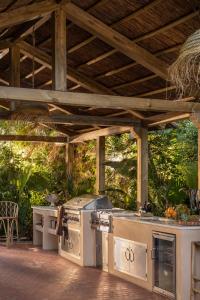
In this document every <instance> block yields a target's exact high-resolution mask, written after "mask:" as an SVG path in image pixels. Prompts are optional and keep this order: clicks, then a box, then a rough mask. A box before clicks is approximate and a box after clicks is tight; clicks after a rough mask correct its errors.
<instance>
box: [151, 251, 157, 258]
mask: <svg viewBox="0 0 200 300" xmlns="http://www.w3.org/2000/svg"><path fill="white" fill-rule="evenodd" d="M151 259H152V260H155V259H156V248H152V250H151Z"/></svg>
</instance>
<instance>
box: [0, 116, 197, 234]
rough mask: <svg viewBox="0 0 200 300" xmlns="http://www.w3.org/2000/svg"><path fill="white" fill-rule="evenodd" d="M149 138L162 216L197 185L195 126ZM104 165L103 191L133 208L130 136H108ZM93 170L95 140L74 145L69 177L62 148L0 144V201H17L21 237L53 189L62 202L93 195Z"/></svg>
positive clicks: (19, 130)
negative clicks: (71, 170)
mask: <svg viewBox="0 0 200 300" xmlns="http://www.w3.org/2000/svg"><path fill="white" fill-rule="evenodd" d="M34 126H35V125H29V126H28V127H24V126H23V125H22V124H15V125H14V126H12V127H10V125H9V123H7V122H2V123H1V124H0V133H1V134H9V133H10V134H11V133H12V134H27V133H28V134H30V133H31V134H33V133H34V132H35V130H36V129H37V128H35V127H34ZM37 130H38V129H37ZM45 130H46V129H45ZM37 134H38V133H37ZM42 134H47V135H52V134H54V133H52V132H49V131H45V132H43V131H42ZM148 139H149V200H150V202H151V203H152V206H153V211H154V214H156V215H163V213H164V211H165V208H166V206H169V205H172V206H174V205H178V204H186V203H188V202H189V201H188V197H189V193H188V192H189V190H190V189H194V188H196V187H197V158H198V155H197V129H196V128H195V127H194V126H193V125H192V123H191V122H188V121H187V122H182V123H179V124H178V125H177V127H176V128H174V129H165V130H160V131H156V132H150V133H149V135H148ZM105 167H106V190H105V193H107V194H108V196H109V198H110V199H111V200H112V202H113V204H114V205H115V206H117V207H121V208H124V209H136V190H137V145H136V141H135V140H133V139H132V138H131V136H130V135H129V134H122V135H119V136H111V137H107V138H106V162H105ZM95 173H96V151H95V141H90V142H88V143H82V144H79V145H78V146H76V147H75V157H74V161H73V177H69V178H67V177H66V166H65V149H64V147H62V146H59V147H58V146H55V145H54V146H52V145H49V144H37V145H34V144H31V143H19V142H13V143H9V142H1V143H0V201H1V200H6V201H9V200H10V201H15V202H17V203H18V204H19V208H20V210H19V214H20V215H19V221H20V234H21V236H27V237H31V235H32V209H31V206H32V205H46V204H47V203H46V202H45V197H46V195H47V194H49V193H52V192H55V193H58V194H59V196H60V200H61V202H65V201H66V200H67V199H69V198H71V197H74V196H77V195H80V194H84V193H94V192H95V188H94V187H95Z"/></svg>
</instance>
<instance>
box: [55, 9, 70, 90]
mask: <svg viewBox="0 0 200 300" xmlns="http://www.w3.org/2000/svg"><path fill="white" fill-rule="evenodd" d="M66 47H67V32H66V14H65V11H64V10H63V9H62V8H58V9H57V10H55V12H54V13H53V38H52V49H53V61H52V62H53V74H52V75H53V89H54V90H57V91H66V89H67V79H66V78H67V73H66V69H67V52H66Z"/></svg>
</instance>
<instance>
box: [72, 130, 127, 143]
mask: <svg viewBox="0 0 200 300" xmlns="http://www.w3.org/2000/svg"><path fill="white" fill-rule="evenodd" d="M131 130H132V128H131V127H120V126H115V127H109V128H104V129H98V130H93V131H90V132H87V133H83V134H80V135H79V136H74V137H71V138H70V141H69V142H70V143H82V142H85V141H90V140H95V139H97V137H100V136H108V135H116V134H121V133H125V132H129V131H131Z"/></svg>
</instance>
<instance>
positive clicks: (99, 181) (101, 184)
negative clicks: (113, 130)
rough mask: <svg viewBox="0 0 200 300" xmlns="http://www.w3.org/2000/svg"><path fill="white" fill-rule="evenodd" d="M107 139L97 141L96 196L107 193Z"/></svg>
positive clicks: (102, 137) (101, 138)
mask: <svg viewBox="0 0 200 300" xmlns="http://www.w3.org/2000/svg"><path fill="white" fill-rule="evenodd" d="M104 162H105V137H104V136H100V137H97V139H96V194H97V195H98V194H101V193H105V164H104Z"/></svg>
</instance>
